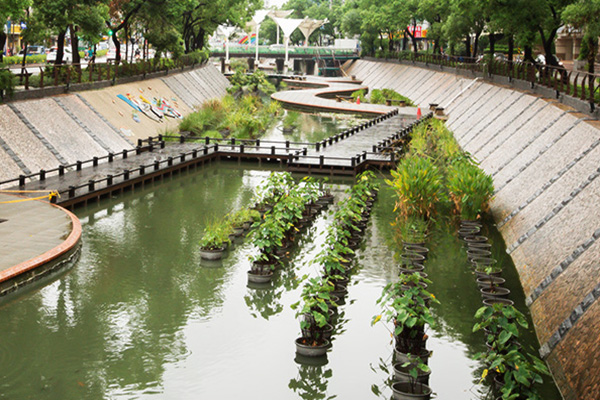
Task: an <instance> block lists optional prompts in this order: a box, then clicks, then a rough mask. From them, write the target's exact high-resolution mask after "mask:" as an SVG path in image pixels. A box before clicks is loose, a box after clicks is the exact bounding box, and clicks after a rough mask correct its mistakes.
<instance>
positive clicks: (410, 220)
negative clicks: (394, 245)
mask: <svg viewBox="0 0 600 400" xmlns="http://www.w3.org/2000/svg"><path fill="white" fill-rule="evenodd" d="M395 224H396V225H397V227H398V229H399V231H400V236H401V238H402V240H403V241H404V242H407V243H423V242H425V238H426V234H427V228H428V223H427V221H426V220H425V219H424V218H423V217H420V216H414V215H407V216H404V217H400V218H397V219H396V222H395Z"/></svg>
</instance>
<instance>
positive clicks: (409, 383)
mask: <svg viewBox="0 0 600 400" xmlns="http://www.w3.org/2000/svg"><path fill="white" fill-rule="evenodd" d="M428 256H429V249H427V248H426V247H425V243H424V241H420V242H413V241H404V242H403V252H402V254H401V260H402V261H401V264H400V268H399V279H398V281H396V282H391V283H389V284H388V285H386V287H385V288H384V290H383V294H382V296H381V297H380V298H379V300H378V303H379V304H380V305H382V306H383V307H384V312H383V313H382V314H381V315H378V316H376V317H375V318H374V320H373V323H376V322H378V321H379V320H380V319H381V318H382V316H384V317H385V320H386V321H387V322H391V323H392V324H393V326H394V330H393V331H392V336H393V337H394V358H395V363H394V365H393V370H394V375H393V383H392V386H391V388H392V393H393V398H394V399H396V400H399V399H429V398H430V396H431V393H432V390H431V388H430V387H429V376H430V375H431V370H430V368H429V366H428V361H429V357H430V356H431V352H430V351H429V350H428V349H427V347H426V344H427V339H428V336H427V334H426V333H425V330H426V328H427V327H428V326H430V327H431V326H433V325H434V324H435V321H434V319H433V314H432V313H431V308H430V307H431V304H432V302H433V303H437V302H438V301H437V300H436V299H435V297H434V296H433V294H431V293H430V292H429V291H428V290H427V287H428V285H429V284H430V283H431V281H430V280H428V279H427V274H426V273H425V262H426V260H427V258H428Z"/></svg>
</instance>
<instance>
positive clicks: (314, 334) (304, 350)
mask: <svg viewBox="0 0 600 400" xmlns="http://www.w3.org/2000/svg"><path fill="white" fill-rule="evenodd" d="M303 279H304V280H306V283H305V284H304V286H303V288H302V295H301V300H300V301H299V302H297V303H294V304H292V306H291V307H292V309H294V310H296V318H298V319H299V320H300V330H301V332H302V335H301V336H300V337H299V338H297V339H296V352H297V353H298V354H300V355H303V356H308V357H319V356H323V355H325V353H326V352H327V348H328V347H329V340H328V339H327V336H330V335H331V333H330V331H332V329H333V327H332V326H331V324H329V321H330V318H331V315H333V312H330V306H329V304H330V302H331V295H330V293H331V292H332V291H333V290H334V285H333V283H331V282H330V281H329V280H328V279H323V278H308V277H306V276H305V277H304V278H303ZM328 325H329V326H328Z"/></svg>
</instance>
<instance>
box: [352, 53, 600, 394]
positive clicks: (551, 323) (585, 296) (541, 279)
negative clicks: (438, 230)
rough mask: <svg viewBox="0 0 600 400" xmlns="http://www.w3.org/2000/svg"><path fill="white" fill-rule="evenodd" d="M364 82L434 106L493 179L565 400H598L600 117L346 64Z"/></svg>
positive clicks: (377, 66) (421, 73)
mask: <svg viewBox="0 0 600 400" xmlns="http://www.w3.org/2000/svg"><path fill="white" fill-rule="evenodd" d="M347 73H348V74H351V75H356V77H357V78H358V79H361V80H363V81H364V84H366V85H367V86H369V87H370V88H392V89H394V90H396V91H397V92H399V93H401V94H402V95H404V96H407V97H408V98H410V99H411V100H413V101H414V102H415V103H417V104H420V106H421V107H422V108H427V107H428V104H429V103H438V104H440V105H441V106H443V107H445V108H446V111H447V113H448V114H449V119H448V127H449V128H450V129H451V130H452V131H453V132H454V135H455V137H456V138H457V140H458V142H459V143H460V145H461V146H462V147H463V149H465V150H466V151H468V152H470V153H471V154H472V155H473V156H474V157H475V158H476V159H477V160H478V161H479V162H480V163H481V167H482V168H483V169H484V170H485V171H486V172H487V173H489V174H491V175H492V176H493V178H494V183H495V186H496V194H495V199H494V201H493V204H492V213H493V216H494V219H495V220H496V222H497V223H498V226H499V229H500V232H501V233H502V236H503V237H504V240H505V242H506V245H507V251H508V252H509V253H510V254H511V256H512V258H513V260H514V263H515V265H516V267H517V270H518V272H519V276H520V279H521V283H522V285H523V289H524V291H525V295H526V296H527V303H528V305H529V307H530V310H531V314H532V317H533V320H534V323H535V327H536V333H537V336H538V338H539V341H540V343H541V346H542V348H541V350H540V353H541V355H542V356H543V357H544V358H545V359H546V361H547V362H548V364H549V366H550V368H551V370H552V372H553V374H554V377H555V379H556V382H557V385H558V386H559V388H560V390H561V392H562V393H563V396H564V398H565V399H569V400H570V399H598V398H600V373H598V370H599V367H600V358H598V357H597V354H599V353H600V338H599V336H598V334H597V332H598V328H599V327H600V304H599V303H600V302H598V301H596V300H598V299H599V298H600V278H599V277H598V272H599V271H600V261H599V260H600V240H598V239H600V211H598V204H600V179H599V177H600V123H599V122H598V121H596V120H593V119H591V118H590V117H589V115H586V114H580V113H578V112H576V111H575V110H574V109H571V108H569V107H567V106H565V105H564V104H560V103H558V102H557V101H556V100H553V99H544V98H542V97H541V96H540V95H539V94H533V93H528V92H520V91H517V90H515V89H514V88H509V87H504V86H502V85H499V84H493V83H488V82H484V81H482V80H480V79H477V80H475V78H470V77H465V76H461V75H456V74H451V73H446V72H440V71H435V70H430V69H424V68H418V67H415V66H412V65H403V64H399V63H392V62H379V61H368V60H359V61H356V62H355V63H353V64H352V65H349V66H348V67H347Z"/></svg>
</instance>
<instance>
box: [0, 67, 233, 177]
mask: <svg viewBox="0 0 600 400" xmlns="http://www.w3.org/2000/svg"><path fill="white" fill-rule="evenodd" d="M228 85H229V82H228V80H227V79H226V78H225V77H224V76H223V75H222V74H221V73H220V72H219V71H218V70H217V69H216V68H215V67H214V66H213V65H212V64H207V65H204V66H202V67H200V68H197V69H194V70H189V71H186V72H182V73H180V74H172V75H168V76H165V77H163V78H155V79H150V80H146V81H136V82H131V83H126V84H122V85H116V86H110V87H106V88H103V89H99V90H90V91H84V92H79V93H72V94H64V95H58V96H54V97H47V98H43V99H35V100H23V101H15V102H11V103H8V104H2V105H0V165H2V168H0V181H3V180H7V179H12V178H15V177H18V176H19V175H21V174H23V175H29V174H31V173H35V172H38V171H39V170H40V169H45V170H48V169H52V168H56V167H58V165H59V164H65V165H66V164H71V163H74V162H76V161H78V160H81V161H83V160H89V159H91V158H93V157H94V156H103V155H106V154H107V153H109V152H115V153H116V152H120V151H122V150H123V149H131V148H133V147H134V146H135V144H136V143H137V139H145V138H147V137H148V136H155V135H157V134H159V133H163V132H166V131H168V130H177V126H178V124H179V120H177V119H168V118H164V120H165V121H164V122H155V121H153V120H151V119H150V118H148V117H146V116H144V115H142V114H141V113H138V114H139V115H138V117H139V119H140V121H139V122H136V121H135V120H134V119H133V111H134V110H133V108H131V107H130V106H129V105H128V104H127V103H125V102H124V101H123V100H121V99H119V98H118V97H117V95H119V94H123V95H127V94H130V95H132V96H133V97H136V98H137V97H138V96H139V95H142V96H144V97H145V98H147V99H151V98H153V97H162V98H164V99H166V100H167V101H168V102H170V103H171V104H172V105H174V106H175V108H176V109H177V110H178V111H179V112H180V113H181V114H182V115H187V114H189V113H190V112H191V111H192V110H193V109H194V108H196V107H198V106H200V105H201V104H202V103H203V102H204V101H206V100H209V99H213V98H220V97H222V96H223V95H225V93H226V91H225V90H226V88H227V86H228Z"/></svg>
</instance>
